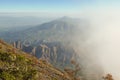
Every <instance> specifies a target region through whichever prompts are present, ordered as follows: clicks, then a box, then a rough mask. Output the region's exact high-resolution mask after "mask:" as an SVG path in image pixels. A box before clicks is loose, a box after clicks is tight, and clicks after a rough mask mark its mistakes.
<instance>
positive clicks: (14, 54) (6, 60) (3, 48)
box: [0, 40, 71, 80]
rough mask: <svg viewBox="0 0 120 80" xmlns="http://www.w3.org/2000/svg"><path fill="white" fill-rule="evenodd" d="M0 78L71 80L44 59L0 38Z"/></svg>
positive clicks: (15, 79)
mask: <svg viewBox="0 0 120 80" xmlns="http://www.w3.org/2000/svg"><path fill="white" fill-rule="evenodd" d="M0 80H71V79H70V78H69V76H68V75H67V74H66V73H64V72H62V71H60V70H58V69H56V68H54V67H53V66H52V65H51V64H49V63H48V62H46V61H44V60H38V59H36V58H35V57H33V56H31V55H29V54H26V53H24V52H22V51H20V50H18V49H16V48H13V47H12V46H11V45H9V44H7V43H5V42H4V41H2V40H0Z"/></svg>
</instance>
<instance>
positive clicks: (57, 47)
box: [13, 41, 76, 67]
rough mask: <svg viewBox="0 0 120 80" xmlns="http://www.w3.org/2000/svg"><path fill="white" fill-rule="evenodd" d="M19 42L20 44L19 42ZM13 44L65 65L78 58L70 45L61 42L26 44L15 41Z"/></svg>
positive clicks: (47, 59)
mask: <svg viewBox="0 0 120 80" xmlns="http://www.w3.org/2000/svg"><path fill="white" fill-rule="evenodd" d="M18 42H19V43H20V44H18ZM13 46H14V47H16V48H18V49H20V50H23V51H25V52H27V53H29V54H31V55H33V56H35V57H37V58H38V59H44V60H46V61H48V62H50V63H52V64H54V65H56V64H57V65H59V66H61V67H65V66H67V65H69V64H71V63H70V61H71V60H72V59H75V58H76V53H75V52H74V50H73V49H72V48H71V47H69V46H65V45H62V44H60V43H42V42H39V43H38V44H37V45H32V44H29V45H25V44H22V42H20V41H17V42H13Z"/></svg>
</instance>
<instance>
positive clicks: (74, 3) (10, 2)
mask: <svg viewBox="0 0 120 80" xmlns="http://www.w3.org/2000/svg"><path fill="white" fill-rule="evenodd" d="M119 2H120V0H0V12H56V13H65V12H69V13H77V12H80V10H83V9H86V8H89V7H91V8H94V9H98V8H100V7H109V6H119V4H118V3H119Z"/></svg>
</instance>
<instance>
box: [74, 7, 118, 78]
mask: <svg viewBox="0 0 120 80" xmlns="http://www.w3.org/2000/svg"><path fill="white" fill-rule="evenodd" d="M83 16H84V18H85V19H86V20H87V21H89V29H87V30H85V32H84V34H85V36H84V37H85V38H84V41H81V37H79V36H76V41H75V42H77V44H78V46H79V48H78V49H77V50H78V52H80V53H82V52H83V53H86V54H88V53H89V54H90V55H88V57H89V56H91V59H92V60H94V61H95V62H97V64H99V65H101V67H102V68H103V70H104V75H105V74H107V73H110V74H112V75H113V77H114V79H116V80H119V79H120V62H119V61H120V11H119V10H118V9H115V8H107V9H101V10H96V11H94V10H89V11H86V12H85V13H84V15H82V17H83ZM80 53H79V54H80ZM80 55H81V54H80Z"/></svg>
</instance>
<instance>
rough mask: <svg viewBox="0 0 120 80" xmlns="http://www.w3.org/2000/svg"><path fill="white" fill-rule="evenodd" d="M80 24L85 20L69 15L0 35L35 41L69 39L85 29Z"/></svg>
mask: <svg viewBox="0 0 120 80" xmlns="http://www.w3.org/2000/svg"><path fill="white" fill-rule="evenodd" d="M82 24H86V25H87V23H85V21H82V20H80V19H74V18H69V17H62V18H59V19H56V20H53V21H50V22H47V23H43V24H41V25H38V26H35V27H32V28H29V29H25V30H22V31H21V30H20V31H17V32H14V29H13V31H12V32H9V31H8V32H7V33H5V34H2V35H0V37H1V38H3V39H4V40H7V41H10V40H13V41H15V40H16V41H17V40H21V41H25V40H27V41H32V42H33V41H35V40H45V41H49V42H54V41H66V40H70V39H71V37H73V36H74V35H75V34H77V32H79V33H80V32H82V31H83V29H85V28H86V27H85V25H84V27H83V25H82Z"/></svg>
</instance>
